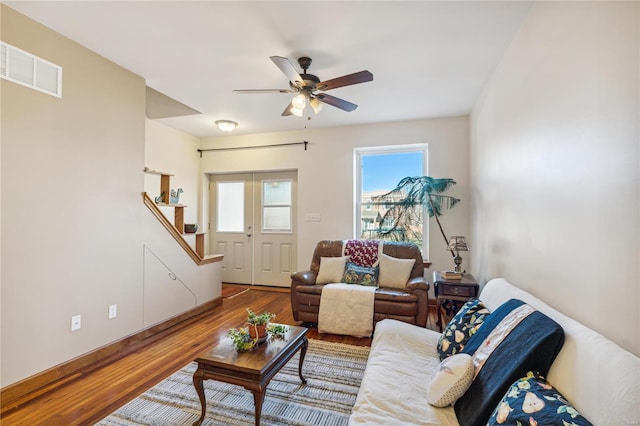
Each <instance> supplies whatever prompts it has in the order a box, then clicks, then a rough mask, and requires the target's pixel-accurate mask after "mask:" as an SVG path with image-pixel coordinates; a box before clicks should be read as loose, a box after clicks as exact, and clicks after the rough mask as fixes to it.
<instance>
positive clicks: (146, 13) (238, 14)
mask: <svg viewBox="0 0 640 426" xmlns="http://www.w3.org/2000/svg"><path fill="white" fill-rule="evenodd" d="M4 3H5V4H7V5H8V6H10V7H11V8H13V9H15V10H17V11H19V12H21V13H23V14H25V15H27V16H29V17H31V18H33V19H35V20H36V21H38V22H41V23H42V24H44V25H46V26H48V27H50V28H52V29H54V30H56V31H57V32H59V33H61V34H63V35H65V36H67V37H69V38H71V39H73V40H75V41H77V42H78V43H80V44H82V45H84V46H86V47H88V48H89V49H91V50H93V51H95V52H97V53H99V54H100V55H102V56H105V57H106V58H108V59H110V60H112V61H113V62H115V63H117V64H119V65H121V66H123V67H124V68H126V69H128V70H130V71H132V72H134V73H136V74H138V75H140V76H142V77H144V78H145V79H146V81H147V85H148V86H150V87H152V88H154V89H156V90H157V91H159V92H161V93H164V94H165V95H167V96H169V97H171V98H173V99H175V100H177V101H179V102H181V103H183V104H185V105H187V106H189V107H191V108H194V109H196V110H198V111H201V112H202V114H199V115H192V116H184V117H173V118H166V119H161V120H159V121H161V122H163V123H165V124H167V125H169V126H171V127H174V128H177V129H180V130H183V131H185V132H187V133H190V134H193V135H195V136H199V137H206V136H221V135H222V132H221V131H220V130H218V129H217V128H215V126H214V125H213V122H214V121H215V120H217V119H229V120H234V121H237V122H238V123H240V125H239V126H238V128H237V129H236V133H237V134H247V133H264V132H273V131H286V130H299V129H303V128H305V127H308V128H320V127H333V126H342V125H351V124H364V123H371V122H388V121H402V120H414V119H421V118H430V117H443V116H456V115H464V114H468V113H469V112H470V110H471V107H472V106H473V103H474V101H475V100H476V98H477V96H478V95H479V94H480V91H481V89H482V87H483V86H484V84H485V83H486V81H487V79H488V78H489V76H490V75H491V72H492V70H493V69H494V67H495V66H496V64H497V63H498V62H499V61H500V58H501V57H502V55H503V53H504V51H505V49H506V48H507V46H508V45H509V43H510V41H511V40H512V39H513V37H514V35H515V33H516V32H517V30H518V28H519V27H520V25H521V23H522V21H523V20H524V18H525V16H526V14H527V12H528V10H529V7H530V6H531V1H495V2H490V1H470V2H465V1H407V2H405V1H375V2H374V1H353V2H351V1H349V2H346V1H340V2H334V1H294V2H292V1H288V2H285V1H283V2H273V1H257V2H244V1H232V2H220V1H190V2H186V1H139V2H132V1H118V2H116V1H111V2H110V1H73V2H72V1H68V2H62V1H5V2H4ZM17 47H19V46H17ZM269 56H284V57H287V58H289V59H290V60H291V62H292V63H293V64H294V65H295V66H296V67H297V58H298V57H300V56H309V57H311V58H312V59H313V63H312V64H311V68H310V69H309V72H310V73H311V74H315V75H317V76H318V77H319V78H320V80H328V79H331V78H335V77H339V76H342V75H345V74H351V73H354V72H357V71H361V70H365V69H366V70H369V71H371V72H372V73H373V76H374V77H373V81H371V82H367V83H362V84H359V85H354V86H349V87H342V88H337V89H334V90H331V91H328V92H327V93H328V94H331V95H333V96H337V97H339V98H343V99H345V100H347V101H350V102H353V103H356V104H358V105H359V107H358V109H356V110H355V111H353V112H345V111H342V110H339V109H337V108H334V107H331V106H329V105H325V106H324V108H323V110H322V111H321V112H320V114H318V115H317V116H316V115H314V114H313V112H311V114H310V115H311V119H310V120H308V119H307V118H306V117H303V118H298V117H295V116H289V117H282V116H281V115H280V114H281V113H282V111H283V110H284V108H285V106H286V104H287V103H288V102H289V101H290V100H291V98H292V96H293V95H290V94H277V93H276V94H253V95H239V94H234V93H232V90H233V89H280V88H283V89H285V88H288V86H289V85H288V80H287V78H286V77H285V75H284V74H283V73H282V72H281V71H280V70H279V69H278V68H277V67H276V66H275V65H274V64H273V63H272V62H271V60H270V59H269ZM45 59H46V58H45ZM298 71H300V72H301V70H298Z"/></svg>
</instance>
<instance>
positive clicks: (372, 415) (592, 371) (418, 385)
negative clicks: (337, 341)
mask: <svg viewBox="0 0 640 426" xmlns="http://www.w3.org/2000/svg"><path fill="white" fill-rule="evenodd" d="M480 299H481V300H482V301H483V303H484V304H485V306H486V307H487V308H489V310H490V311H493V310H495V309H496V308H497V307H498V306H500V305H501V304H502V303H503V302H505V301H507V300H509V299H520V300H522V301H524V302H525V303H528V304H529V305H531V306H533V307H534V308H536V309H537V310H539V311H540V312H542V313H544V314H545V315H547V316H548V317H550V318H552V319H553V320H554V321H556V322H557V323H558V324H559V325H560V326H562V328H563V329H564V333H565V341H564V345H563V347H562V350H561V351H560V353H559V354H558V356H557V357H556V359H555V361H554V362H553V364H552V366H551V369H550V370H549V373H548V375H547V380H548V381H549V383H551V384H552V385H553V386H555V387H556V389H558V390H559V391H560V392H561V393H562V394H563V395H564V396H565V397H566V398H567V399H568V400H569V402H570V403H571V404H573V406H574V407H575V408H576V409H577V410H578V411H579V412H580V413H581V414H582V415H583V416H584V417H586V418H587V419H588V420H589V421H591V422H592V423H593V424H594V425H597V426H600V425H607V426H608V425H612V426H613V425H615V426H618V425H638V424H640V358H638V357H637V356H635V355H633V354H631V353H630V352H628V351H626V350H624V349H622V348H621V347H619V346H618V345H616V344H615V343H613V342H612V341H610V340H608V339H607V338H605V337H604V336H602V335H600V334H598V333H596V332H595V331H593V330H591V329H589V328H587V327H585V326H584V325H582V324H580V323H578V322H577V321H575V320H572V319H571V318H569V317H567V316H565V315H563V314H561V313H560V312H558V311H556V310H554V309H552V308H551V307H549V306H548V305H547V304H545V303H543V302H542V301H541V300H539V299H537V298H535V297H534V296H532V295H531V294H529V293H527V292H525V291H523V290H521V289H519V288H517V287H515V286H513V285H512V284H510V283H509V282H507V281H506V280H504V279H500V278H498V279H494V280H491V281H490V282H488V283H487V284H486V286H485V287H484V289H483V290H482V293H481V295H480ZM630 328H631V329H632V330H636V331H637V328H634V325H631V326H630ZM439 337H440V334H439V333H437V332H435V331H433V330H429V329H425V328H421V327H416V326H413V325H410V324H407V323H403V322H400V321H395V320H389V319H388V320H383V321H381V322H379V323H378V324H377V326H376V330H375V333H374V337H373V342H372V344H371V352H370V354H369V359H368V361H367V367H366V370H365V373H364V377H363V379H362V385H361V387H360V391H359V392H358V397H357V399H356V403H355V406H354V407H353V411H352V414H351V416H350V418H349V424H350V425H364V424H366V425H374V424H375V425H400V424H401V425H432V424H436V425H458V424H459V423H458V420H457V418H456V414H455V412H454V409H453V406H449V407H445V408H435V407H433V406H431V405H429V404H428V403H427V398H426V394H427V386H428V384H429V380H430V378H431V376H432V375H433V373H434V372H435V370H436V367H437V366H438V364H439V362H440V360H439V357H438V352H437V350H436V345H437V343H438V339H439Z"/></svg>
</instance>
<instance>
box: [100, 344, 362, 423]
mask: <svg viewBox="0 0 640 426" xmlns="http://www.w3.org/2000/svg"><path fill="white" fill-rule="evenodd" d="M368 355H369V348H368V347H360V346H352V345H345V344H341V343H329V342H323V341H320V340H309V348H308V350H307V355H306V356H305V359H304V364H303V375H304V377H305V378H306V379H307V384H306V385H303V384H302V383H301V382H300V377H299V376H298V359H299V358H298V356H299V355H298V354H296V355H295V356H294V357H293V358H292V359H291V360H290V361H289V362H288V363H287V365H285V366H284V367H283V368H282V369H281V370H280V372H279V373H278V374H277V375H276V376H274V378H273V379H272V380H271V382H270V383H269V386H268V387H267V392H266V397H265V400H264V404H263V406H262V416H261V425H265V426H269V425H300V426H302V425H323V426H325V425H326V426H334V425H335V426H337V425H346V424H347V422H348V419H349V415H350V414H351V408H352V407H353V405H354V403H355V399H356V395H357V393H358V388H359V387H360V382H361V380H362V376H363V374H364V368H365V366H366V362H367V357H368ZM195 370H196V364H195V363H191V364H189V365H187V366H185V367H183V368H182V369H181V370H180V371H178V372H176V373H174V374H173V375H171V376H170V377H168V378H167V379H165V380H164V381H162V382H161V383H159V384H158V385H157V386H155V387H153V388H151V389H150V390H148V391H147V392H145V393H144V394H142V395H141V396H139V397H138V398H136V399H134V400H133V401H131V402H130V403H128V404H127V405H125V406H123V407H121V408H120V409H118V410H117V411H116V412H114V413H112V414H111V415H109V416H108V417H107V418H105V419H103V420H102V421H100V422H99V423H97V425H99V426H134V425H158V426H160V425H162V426H165V425H166V426H169V425H191V424H193V422H195V421H196V420H197V419H198V418H199V417H200V401H199V400H198V395H197V394H196V391H195V389H194V387H193V382H192V377H193V373H194V371H195ZM204 386H205V395H206V399H207V415H206V417H205V419H204V421H203V422H202V425H209V426H211V425H238V426H239V425H242V426H244V425H253V424H254V421H255V420H254V403H253V394H252V393H251V392H249V391H247V390H246V389H244V388H243V387H241V386H235V385H230V384H226V383H221V382H217V381H215V380H205V382H204Z"/></svg>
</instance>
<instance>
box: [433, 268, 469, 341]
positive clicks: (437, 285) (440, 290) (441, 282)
mask: <svg viewBox="0 0 640 426" xmlns="http://www.w3.org/2000/svg"><path fill="white" fill-rule="evenodd" d="M479 288H480V286H479V285H478V282H477V281H476V279H475V278H474V277H473V275H471V274H466V273H465V274H463V275H462V278H461V279H459V280H447V279H445V278H443V277H442V274H440V272H439V271H434V272H433V292H434V294H435V296H436V309H437V310H438V327H439V328H440V332H442V302H444V301H445V300H457V301H460V302H466V301H467V300H469V299H470V298H472V297H478V290H479Z"/></svg>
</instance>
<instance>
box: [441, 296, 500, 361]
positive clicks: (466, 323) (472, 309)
mask: <svg viewBox="0 0 640 426" xmlns="http://www.w3.org/2000/svg"><path fill="white" fill-rule="evenodd" d="M487 315H489V309H487V308H486V307H485V306H484V304H483V303H482V302H481V301H480V300H479V299H476V298H471V299H469V300H468V301H467V302H466V303H465V304H464V305H462V307H461V308H460V310H459V311H458V313H456V314H455V315H454V317H453V318H451V321H449V324H447V326H446V328H445V329H444V331H443V332H442V335H440V340H438V347H437V349H438V354H439V355H440V361H442V360H443V359H445V358H446V357H448V356H451V355H454V354H457V353H460V352H461V351H462V349H464V345H465V343H467V341H468V340H469V339H470V338H471V336H473V335H474V334H476V331H478V328H480V326H481V325H482V323H483V322H484V320H485V318H486V317H487Z"/></svg>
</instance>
